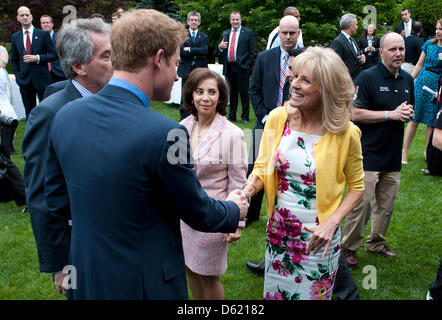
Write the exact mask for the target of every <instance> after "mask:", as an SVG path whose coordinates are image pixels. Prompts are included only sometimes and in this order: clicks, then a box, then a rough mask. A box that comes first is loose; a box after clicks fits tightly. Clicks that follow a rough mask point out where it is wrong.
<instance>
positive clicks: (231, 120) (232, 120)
mask: <svg viewBox="0 0 442 320" xmlns="http://www.w3.org/2000/svg"><path fill="white" fill-rule="evenodd" d="M227 120H229V121H230V122H236V119H233V118H228V119H227Z"/></svg>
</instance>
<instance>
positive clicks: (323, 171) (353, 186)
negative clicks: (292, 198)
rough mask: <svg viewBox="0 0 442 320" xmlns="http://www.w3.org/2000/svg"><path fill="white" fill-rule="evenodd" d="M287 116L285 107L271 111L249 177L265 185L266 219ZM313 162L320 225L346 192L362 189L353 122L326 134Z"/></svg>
mask: <svg viewBox="0 0 442 320" xmlns="http://www.w3.org/2000/svg"><path fill="white" fill-rule="evenodd" d="M287 117H288V113H287V111H286V110H285V108H284V107H282V108H276V109H274V110H273V111H272V112H271V113H270V114H269V117H268V119H267V121H266V125H265V128H264V132H263V135H262V139H261V144H260V147H259V155H258V158H257V159H256V161H255V165H254V167H253V171H252V173H251V174H254V175H256V176H257V177H258V178H259V179H260V180H262V181H263V183H264V193H265V195H266V207H267V213H268V215H269V216H271V215H272V212H273V211H274V206H275V197H276V190H277V187H278V178H277V175H276V170H275V166H274V157H275V153H276V149H277V147H278V146H279V142H280V141H281V137H282V133H283V131H284V125H285V122H286V120H287ZM313 151H314V154H315V163H316V209H317V212H318V218H319V222H320V223H322V222H324V221H325V220H327V218H328V217H329V216H330V215H331V214H333V213H334V212H335V211H336V209H337V208H338V207H339V204H340V203H341V200H342V195H343V194H344V190H345V184H346V183H347V185H348V190H357V191H363V190H364V170H363V166H362V149H361V131H360V130H359V128H358V127H357V126H355V125H354V124H353V123H350V126H349V128H348V129H347V130H346V131H345V133H343V134H340V135H337V134H333V133H329V132H327V133H326V134H325V135H324V136H323V137H322V138H321V139H320V140H319V141H318V142H316V143H315V145H314V147H313Z"/></svg>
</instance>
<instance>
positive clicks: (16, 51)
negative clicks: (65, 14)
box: [11, 7, 57, 118]
mask: <svg viewBox="0 0 442 320" xmlns="http://www.w3.org/2000/svg"><path fill="white" fill-rule="evenodd" d="M17 20H18V21H19V22H20V24H21V26H22V30H20V31H18V32H16V33H14V34H13V35H12V39H11V64H12V69H13V70H14V74H15V79H16V81H17V84H18V85H19V86H20V93H21V96H22V99H23V104H24V106H25V111H26V118H28V116H29V113H30V112H31V110H32V109H33V108H34V107H35V106H36V104H37V101H36V95H38V99H39V100H40V101H41V100H43V94H44V91H45V89H46V87H47V86H48V85H49V84H50V83H51V82H52V79H51V75H50V74H49V70H48V62H51V61H55V60H56V58H57V57H56V52H55V48H54V44H53V43H52V41H51V37H50V35H49V33H48V32H46V31H44V30H41V29H37V28H34V26H33V25H32V15H31V11H30V10H29V9H28V8H27V7H20V8H18V10H17Z"/></svg>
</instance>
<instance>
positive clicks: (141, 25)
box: [111, 9, 186, 72]
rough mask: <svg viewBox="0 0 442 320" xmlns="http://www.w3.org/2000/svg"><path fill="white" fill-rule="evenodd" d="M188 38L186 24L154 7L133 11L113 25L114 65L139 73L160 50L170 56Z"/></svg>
mask: <svg viewBox="0 0 442 320" xmlns="http://www.w3.org/2000/svg"><path fill="white" fill-rule="evenodd" d="M185 40H186V31H185V28H184V26H183V25H182V24H181V23H180V22H176V21H175V20H173V19H171V18H169V17H168V16H167V15H165V14H164V13H161V12H159V11H156V10H153V9H137V10H131V11H129V12H126V13H124V14H123V15H122V16H121V18H120V19H118V20H117V21H116V22H115V23H114V24H113V25H112V33H111V46H112V53H111V60H112V66H113V68H114V69H115V70H122V71H129V72H136V71H138V70H139V69H140V68H142V67H143V66H145V65H146V58H148V57H150V56H153V55H155V54H156V53H157V51H158V50H159V49H163V50H164V56H165V57H166V58H167V59H168V58H170V57H171V56H172V55H173V54H175V52H176V50H177V48H178V47H179V45H180V44H181V43H182V42H184V41H185Z"/></svg>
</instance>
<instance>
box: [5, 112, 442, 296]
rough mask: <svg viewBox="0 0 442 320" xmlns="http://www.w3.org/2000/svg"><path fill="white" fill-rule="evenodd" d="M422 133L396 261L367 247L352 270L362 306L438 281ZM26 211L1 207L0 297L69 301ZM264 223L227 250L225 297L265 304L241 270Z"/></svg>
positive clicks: (409, 171) (402, 207) (393, 233)
mask: <svg viewBox="0 0 442 320" xmlns="http://www.w3.org/2000/svg"><path fill="white" fill-rule="evenodd" d="M151 107H152V109H154V110H156V111H158V112H160V113H162V114H164V115H166V116H168V117H170V118H172V119H174V120H178V119H179V112H178V107H177V106H176V105H168V104H164V103H152V105H151ZM238 112H240V110H238ZM250 116H251V117H250V120H251V121H250V122H249V123H248V124H242V123H241V124H240V123H237V125H238V126H240V127H241V128H242V129H243V130H245V132H246V137H247V136H250V133H251V130H252V128H253V126H254V123H255V116H254V114H253V111H252V110H251V114H250ZM24 130H25V123H24V122H21V123H20V125H19V127H18V129H17V135H16V137H15V140H14V144H15V149H16V150H17V154H15V155H13V156H12V160H13V162H14V163H15V164H16V165H17V166H18V167H19V169H20V170H23V165H24V161H23V156H22V154H21V142H22V139H23V134H24ZM424 130H425V128H424V127H423V126H420V127H419V128H418V132H417V134H416V137H415V139H414V140H413V143H412V146H411V150H410V156H409V164H408V165H406V166H405V167H404V168H403V170H402V176H401V186H400V189H399V194H398V197H397V201H396V206H395V210H394V213H393V218H392V221H391V225H390V228H389V230H388V233H387V239H388V245H389V246H390V248H391V250H393V251H395V252H396V253H397V254H398V257H397V258H393V259H386V258H383V257H381V256H377V255H373V254H370V253H367V252H365V251H364V250H363V249H360V250H359V251H358V258H359V265H360V267H359V268H358V269H355V270H352V275H353V277H354V280H355V282H356V285H357V286H358V289H359V294H360V297H361V299H363V300H422V299H424V297H425V294H426V292H427V290H428V287H429V285H430V283H431V282H433V281H434V279H435V277H436V271H437V267H438V265H439V259H440V258H441V253H442V250H441V248H442V247H441V244H442V238H441V237H442V233H441V229H442V228H441V227H442V226H441V211H442V209H441V208H442V203H441V197H440V190H441V183H442V179H441V178H436V177H429V176H424V175H423V174H421V172H420V169H421V168H424V167H425V161H424V158H423V153H424V135H425V133H424ZM21 210H22V207H20V208H18V207H16V205H15V203H14V202H9V203H6V204H5V203H1V204H0V299H64V297H63V296H60V295H59V294H58V293H57V292H56V291H55V288H54V286H53V284H52V276H51V275H48V274H44V273H43V274H42V273H40V272H39V269H38V259H37V253H36V249H35V243H34V237H33V234H32V229H31V225H30V220H29V214H28V213H27V214H22V213H21ZM266 222H267V217H266V213H265V210H264V206H263V209H262V210H261V219H260V220H259V221H258V222H255V223H253V224H252V225H251V226H249V227H248V228H246V229H244V230H243V233H242V234H243V235H242V238H241V240H240V241H239V242H238V243H237V244H232V245H230V248H229V254H228V266H229V267H228V269H227V271H226V273H225V274H224V275H223V276H222V283H223V285H224V289H225V294H226V299H229V300H236V299H245V300H248V299H258V300H260V299H262V290H263V282H264V279H263V278H262V277H257V276H255V275H253V274H251V273H249V272H247V270H246V269H245V267H244V264H245V263H246V262H247V261H248V260H254V261H260V260H261V259H262V258H263V257H264V249H265V226H266ZM369 231H370V226H367V233H369ZM366 266H372V267H370V268H371V270H376V278H375V279H376V282H375V283H374V282H373V281H372V280H370V282H369V284H371V285H374V284H376V288H375V289H369V288H364V278H366V277H367V276H373V275H374V274H373V273H367V271H366V273H364V267H366ZM102 267H105V266H102ZM373 267H374V268H375V269H373ZM371 272H372V271H371ZM370 279H371V278H370ZM365 282H367V281H365ZM365 287H367V286H365Z"/></svg>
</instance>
